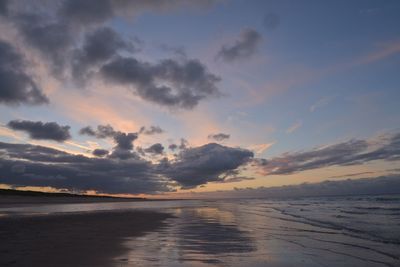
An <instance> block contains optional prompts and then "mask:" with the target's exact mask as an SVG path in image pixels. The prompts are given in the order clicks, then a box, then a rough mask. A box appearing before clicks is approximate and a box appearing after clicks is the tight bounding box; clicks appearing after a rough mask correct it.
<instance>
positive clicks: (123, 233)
mask: <svg viewBox="0 0 400 267" xmlns="http://www.w3.org/2000/svg"><path fill="white" fill-rule="evenodd" d="M169 217H171V215H169V214H164V213H158V212H147V211H108V212H88V213H74V214H70V213H68V214H54V215H41V216H30V217H25V216H21V217H3V218H0V240H1V242H0V266H44V267H45V266H49V267H50V266H51V267H54V266H114V265H115V264H116V263H117V264H118V262H121V264H123V262H124V261H125V259H123V258H118V257H119V256H121V255H123V254H124V253H125V252H126V251H127V249H126V248H124V246H123V245H122V243H123V241H124V240H126V238H128V237H137V236H141V235H144V234H146V232H151V231H154V230H156V229H158V228H160V227H162V226H163V225H164V220H165V219H166V218H169Z"/></svg>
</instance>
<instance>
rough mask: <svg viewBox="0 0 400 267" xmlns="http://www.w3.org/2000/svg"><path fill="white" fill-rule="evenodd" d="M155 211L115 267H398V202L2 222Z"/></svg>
mask: <svg viewBox="0 0 400 267" xmlns="http://www.w3.org/2000/svg"><path fill="white" fill-rule="evenodd" d="M115 209H154V210H158V211H160V210H161V211H164V212H169V213H171V214H173V215H175V217H174V218H170V219H168V220H167V224H166V226H165V227H163V228H161V229H160V230H158V231H156V232H152V233H149V234H147V235H145V236H141V237H137V238H129V237H127V238H126V240H125V241H124V245H125V246H126V247H128V248H129V253H128V254H126V255H121V256H119V257H118V258H116V259H115V266H400V196H378V197H377V196H374V197H340V198H339V197H337V198H304V199H292V200H260V199H257V200H216V201H213V200H203V201H202V200H195V201H154V202H133V203H127V202H124V203H93V204H59V205H36V206H30V207H18V208H8V209H5V208H0V216H1V215H4V216H10V215H11V216H15V215H30V214H48V213H55V212H85V211H94V210H115Z"/></svg>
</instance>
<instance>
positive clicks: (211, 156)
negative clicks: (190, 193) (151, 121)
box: [161, 143, 253, 188]
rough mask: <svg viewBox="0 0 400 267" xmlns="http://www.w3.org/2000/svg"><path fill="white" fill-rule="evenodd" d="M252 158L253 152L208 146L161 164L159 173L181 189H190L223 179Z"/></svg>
mask: <svg viewBox="0 0 400 267" xmlns="http://www.w3.org/2000/svg"><path fill="white" fill-rule="evenodd" d="M252 157H253V152H251V151H249V150H245V149H240V148H231V147H226V146H221V145H219V144H215V143H210V144H207V145H203V146H200V147H196V148H188V149H186V150H183V151H182V152H181V153H180V154H179V155H178V158H177V159H176V160H175V161H174V162H170V163H168V164H163V165H162V166H161V172H162V173H164V174H165V175H166V176H167V177H169V178H170V179H172V180H174V181H176V182H178V183H179V184H180V185H181V186H182V187H183V188H193V187H196V186H198V185H202V184H206V183H207V182H214V181H220V180H223V179H224V177H223V176H224V175H225V176H226V173H227V172H230V171H232V170H236V169H237V168H238V167H240V166H241V165H244V164H246V163H247V162H249V160H251V158H252Z"/></svg>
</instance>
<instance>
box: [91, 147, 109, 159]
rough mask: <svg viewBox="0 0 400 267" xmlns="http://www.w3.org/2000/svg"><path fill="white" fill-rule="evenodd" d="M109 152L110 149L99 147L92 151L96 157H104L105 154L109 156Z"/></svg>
mask: <svg viewBox="0 0 400 267" xmlns="http://www.w3.org/2000/svg"><path fill="white" fill-rule="evenodd" d="M108 153H109V152H108V150H106V149H100V148H97V149H95V150H93V151H92V154H93V155H94V156H96V157H104V156H107V155H108Z"/></svg>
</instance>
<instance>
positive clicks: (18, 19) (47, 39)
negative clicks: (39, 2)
mask: <svg viewBox="0 0 400 267" xmlns="http://www.w3.org/2000/svg"><path fill="white" fill-rule="evenodd" d="M12 22H14V24H15V25H16V27H17V28H18V29H19V32H20V34H21V35H22V37H23V38H24V40H25V42H26V44H28V45H29V46H31V47H33V48H35V49H36V50H37V51H39V52H40V53H41V55H42V56H43V57H44V58H46V59H47V60H48V61H49V62H50V63H51V65H52V67H53V70H54V73H55V74H57V75H61V74H62V72H63V69H64V67H65V64H66V60H67V59H68V54H67V53H68V50H69V48H70V47H71V46H72V45H73V41H74V33H73V32H72V31H71V29H70V28H69V27H68V25H66V24H65V23H64V22H63V21H54V20H52V19H51V18H49V17H47V16H44V15H38V14H35V13H22V14H17V15H16V16H13V17H12Z"/></svg>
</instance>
